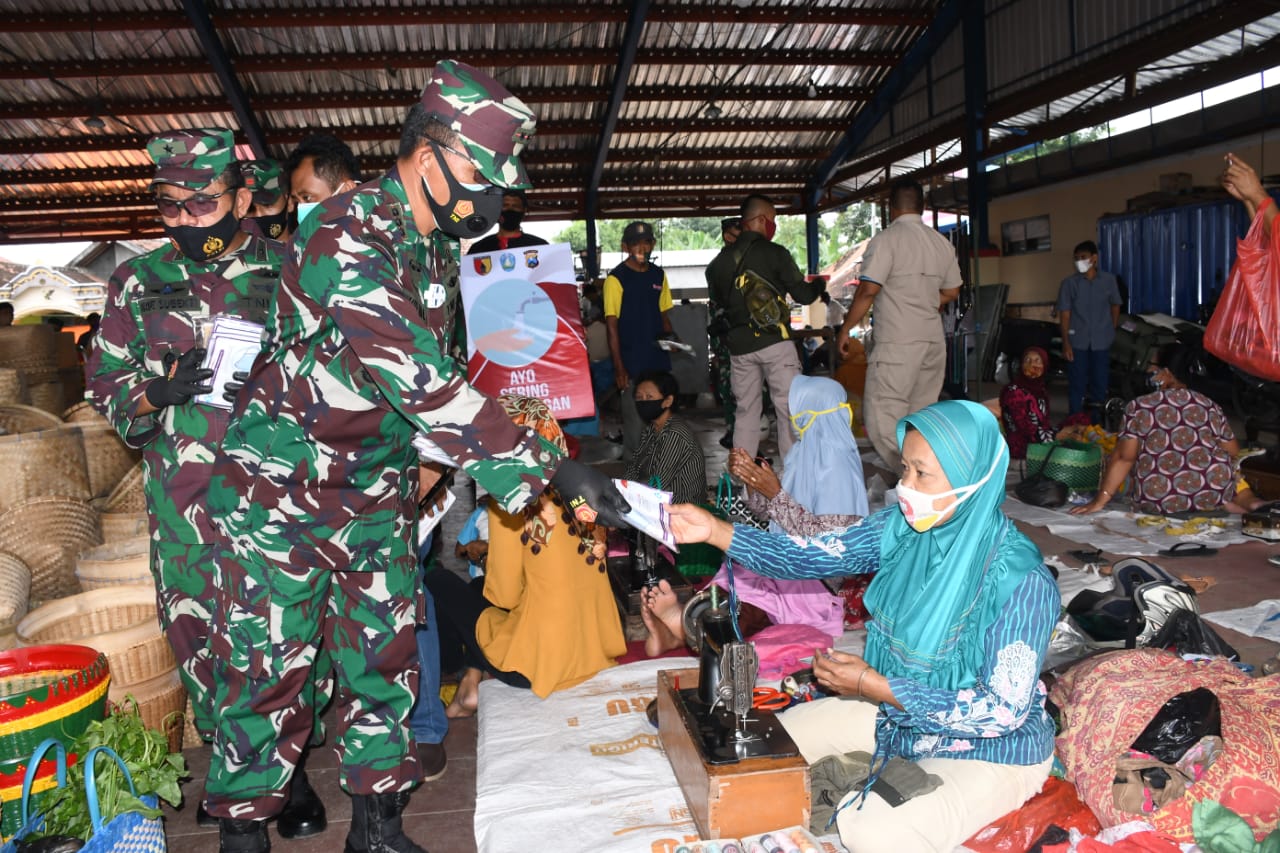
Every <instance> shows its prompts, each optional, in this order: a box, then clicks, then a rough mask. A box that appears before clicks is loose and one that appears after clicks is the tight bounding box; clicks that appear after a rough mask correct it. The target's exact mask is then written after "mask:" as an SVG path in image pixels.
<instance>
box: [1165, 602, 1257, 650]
mask: <svg viewBox="0 0 1280 853" xmlns="http://www.w3.org/2000/svg"><path fill="white" fill-rule="evenodd" d="M1150 646H1151V648H1153V649H1172V650H1174V651H1176V652H1177V653H1178V654H1180V655H1210V656H1212V657H1223V658H1227V659H1228V660H1238V659H1239V658H1240V655H1239V653H1238V652H1237V651H1236V650H1235V649H1233V648H1232V647H1231V645H1230V644H1229V643H1227V641H1226V640H1224V639H1222V637H1220V636H1218V632H1217V631H1215V630H1213V628H1212V627H1211V626H1210V625H1209V624H1208V623H1207V622H1205V621H1204V620H1203V619H1201V618H1200V617H1199V616H1198V615H1196V614H1195V613H1192V612H1191V611H1190V610H1175V611H1173V613H1172V614H1171V615H1170V616H1169V619H1168V621H1167V622H1165V623H1164V627H1162V628H1161V629H1160V630H1159V632H1158V633H1157V634H1156V635H1155V636H1154V637H1152V638H1151V643H1150Z"/></svg>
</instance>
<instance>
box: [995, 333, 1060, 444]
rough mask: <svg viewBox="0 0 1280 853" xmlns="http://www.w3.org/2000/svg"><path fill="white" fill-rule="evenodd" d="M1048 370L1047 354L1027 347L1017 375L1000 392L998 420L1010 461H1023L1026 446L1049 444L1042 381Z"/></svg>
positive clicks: (1050, 436)
mask: <svg viewBox="0 0 1280 853" xmlns="http://www.w3.org/2000/svg"><path fill="white" fill-rule="evenodd" d="M1048 369H1049V354H1048V353H1047V352H1045V351H1044V350H1042V349H1041V348H1040V347H1027V349H1026V351H1025V352H1023V353H1022V360H1021V361H1020V362H1019V368H1018V372H1017V373H1016V374H1015V375H1014V377H1013V380H1012V381H1011V382H1010V383H1009V384H1008V385H1006V386H1004V390H1002V391H1001V392H1000V419H1001V421H1002V422H1003V423H1004V438H1005V441H1007V442H1009V456H1010V457H1011V458H1013V459H1026V458H1027V445H1028V444H1036V443H1039V442H1045V441H1053V425H1052V424H1050V423H1049V392H1048V391H1047V390H1045V379H1044V377H1045V372H1046V371H1047V370H1048Z"/></svg>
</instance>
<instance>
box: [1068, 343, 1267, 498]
mask: <svg viewBox="0 0 1280 853" xmlns="http://www.w3.org/2000/svg"><path fill="white" fill-rule="evenodd" d="M1194 358H1195V353H1194V352H1193V351H1192V350H1191V349H1190V348H1188V347H1187V346H1185V345H1183V344H1177V343H1173V344H1168V345H1166V346H1163V347H1161V348H1160V349H1159V350H1158V351H1157V352H1156V354H1155V356H1154V357H1153V358H1152V359H1151V363H1150V364H1149V365H1148V366H1147V380H1148V382H1149V384H1150V385H1151V387H1152V388H1154V389H1155V390H1154V391H1152V392H1151V393H1150V394H1145V395H1143V396H1141V397H1139V398H1137V399H1136V400H1132V401H1130V403H1129V405H1128V407H1127V408H1126V409H1125V412H1124V425H1123V426H1122V427H1121V428H1120V439H1119V441H1118V442H1117V443H1116V449H1115V451H1114V452H1112V454H1111V457H1110V458H1109V459H1108V460H1107V468H1106V470H1105V471H1104V472H1103V474H1102V481H1101V483H1100V484H1099V487H1098V492H1097V495H1096V496H1095V497H1094V499H1093V500H1092V501H1091V502H1090V503H1088V504H1085V505H1084V506H1080V507H1076V508H1075V509H1073V510H1071V512H1072V513H1073V514H1076V515H1081V514H1085V513H1091V512H1097V511H1098V510H1100V509H1102V508H1103V507H1105V506H1106V505H1107V504H1108V503H1110V502H1111V498H1112V497H1114V496H1115V494H1116V492H1118V491H1120V490H1121V488H1122V487H1123V486H1124V484H1125V480H1126V479H1127V480H1128V482H1129V487H1130V489H1131V490H1132V491H1131V493H1130V494H1131V501H1132V503H1133V507H1134V509H1136V510H1138V511H1140V512H1147V513H1152V514H1154V515H1169V514H1171V513H1185V512H1208V511H1212V510H1216V509H1225V510H1227V511H1228V512H1234V513H1241V512H1248V511H1250V510H1252V509H1253V508H1255V507H1256V506H1258V505H1259V504H1261V503H1263V501H1262V499H1261V498H1259V497H1258V496H1257V495H1255V494H1254V493H1253V490H1252V489H1250V488H1249V486H1248V484H1247V483H1245V482H1243V481H1242V480H1241V479H1240V472H1239V466H1238V465H1237V464H1236V455H1237V454H1239V452H1240V443H1239V442H1238V441H1236V437H1235V434H1234V433H1232V431H1231V426H1230V425H1229V424H1228V423H1227V416H1226V415H1225V414H1224V413H1223V411H1222V407H1221V406H1219V405H1218V404H1217V403H1215V402H1213V401H1212V400H1210V399H1209V398H1208V397H1206V396H1204V395H1203V394H1201V393H1200V392H1199V391H1192V390H1191V389H1189V388H1188V387H1187V382H1188V381H1190V378H1191V377H1190V372H1191V365H1192V361H1193V360H1194ZM1130 473H1132V474H1133V476H1130Z"/></svg>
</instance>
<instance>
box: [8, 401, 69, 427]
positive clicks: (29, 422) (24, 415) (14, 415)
mask: <svg viewBox="0 0 1280 853" xmlns="http://www.w3.org/2000/svg"><path fill="white" fill-rule="evenodd" d="M61 426H62V420H61V419H60V418H56V417H53V416H52V415H50V414H49V413H48V412H45V411H42V410H40V409H37V408H35V407H34V406H24V405H20V404H17V403H6V404H3V405H0V429H2V430H4V431H5V432H7V433H9V434H10V435H13V434H16V433H22V432H35V431H36V430H41V429H58V428H59V427H61Z"/></svg>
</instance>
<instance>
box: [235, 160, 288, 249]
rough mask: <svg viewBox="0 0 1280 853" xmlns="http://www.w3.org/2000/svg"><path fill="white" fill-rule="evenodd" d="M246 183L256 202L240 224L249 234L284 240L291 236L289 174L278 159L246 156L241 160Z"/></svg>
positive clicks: (242, 173)
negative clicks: (289, 225) (283, 169)
mask: <svg viewBox="0 0 1280 853" xmlns="http://www.w3.org/2000/svg"><path fill="white" fill-rule="evenodd" d="M240 174H241V175H242V176H243V178H244V186H245V189H247V190H248V191H249V192H250V193H251V194H252V197H253V204H252V205H250V207H249V212H248V213H247V214H245V217H244V219H242V220H240V227H241V228H242V229H244V230H245V231H248V232H249V233H250V234H257V235H258V236H259V237H267V238H269V239H271V240H279V241H281V242H284V241H285V240H286V239H288V236H289V235H288V233H287V231H288V224H289V210H288V207H289V191H288V190H289V188H288V180H287V179H288V176H287V175H285V174H283V171H282V169H281V167H280V163H279V162H277V161H275V160H245V161H243V162H241V164H240Z"/></svg>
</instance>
